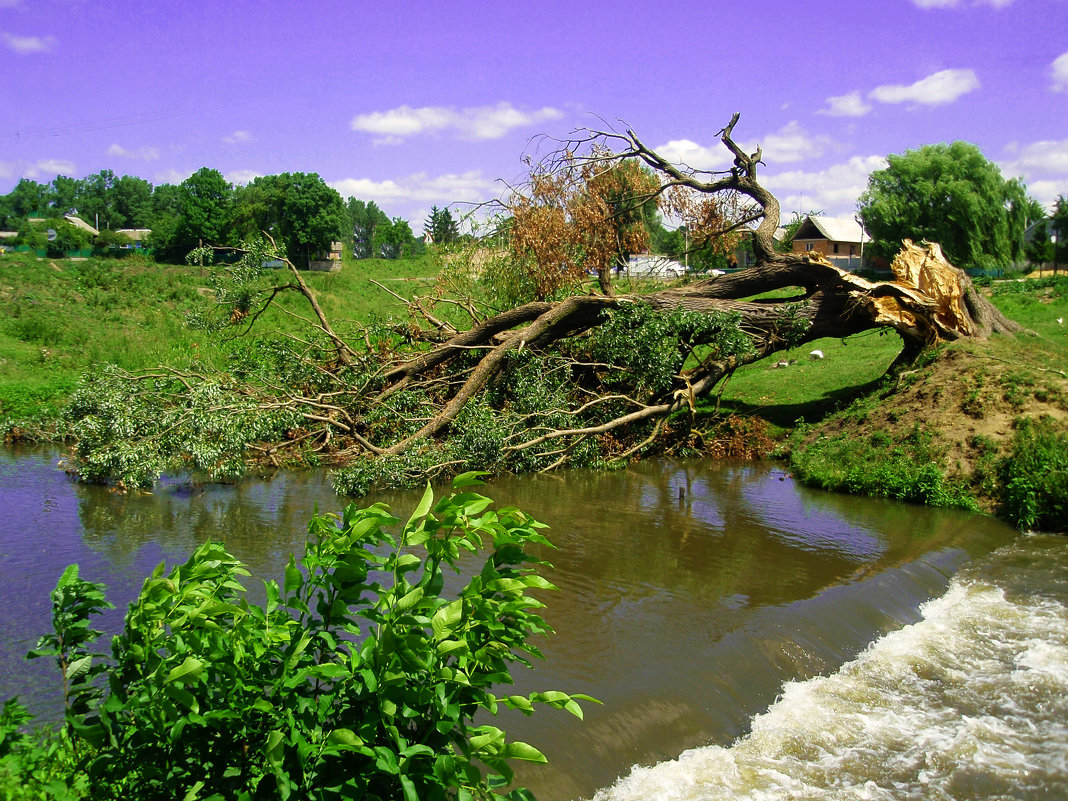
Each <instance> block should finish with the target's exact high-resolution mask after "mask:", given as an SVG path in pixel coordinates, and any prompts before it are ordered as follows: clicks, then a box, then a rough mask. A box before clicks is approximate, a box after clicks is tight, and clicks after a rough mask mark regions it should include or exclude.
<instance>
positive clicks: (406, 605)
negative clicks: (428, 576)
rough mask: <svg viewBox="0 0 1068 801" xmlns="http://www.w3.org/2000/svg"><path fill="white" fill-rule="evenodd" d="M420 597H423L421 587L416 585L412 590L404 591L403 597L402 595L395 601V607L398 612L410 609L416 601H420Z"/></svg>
mask: <svg viewBox="0 0 1068 801" xmlns="http://www.w3.org/2000/svg"><path fill="white" fill-rule="evenodd" d="M422 599H423V588H422V587H416V588H415V589H414V590H411V591H410V592H408V593H405V595H404V597H402V598H401V599H400V600H399V601H397V605H396V607H395V609H396V610H397V611H398V612H407V611H408V610H409V609H411V608H412V607H413V606H415V605H416V604H417V603H419V601H421V600H422Z"/></svg>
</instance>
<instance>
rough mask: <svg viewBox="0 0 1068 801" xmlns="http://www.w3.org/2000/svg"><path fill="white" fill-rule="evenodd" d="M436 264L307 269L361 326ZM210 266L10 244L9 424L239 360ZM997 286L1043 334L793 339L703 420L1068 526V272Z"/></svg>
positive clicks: (802, 458) (738, 379)
mask: <svg viewBox="0 0 1068 801" xmlns="http://www.w3.org/2000/svg"><path fill="white" fill-rule="evenodd" d="M434 273H435V265H434V263H433V261H432V260H431V259H430V258H426V259H422V260H409V261H381V260H368V261H355V260H352V259H351V258H348V257H347V258H346V261H345V262H344V263H343V269H342V270H341V271H340V272H337V273H308V274H306V276H305V277H306V280H307V281H308V283H309V284H310V285H311V286H312V288H313V289H314V290H315V292H316V295H317V297H318V299H319V302H320V304H321V306H322V307H323V309H324V311H325V312H326V314H327V315H328V317H329V318H330V319H331V320H332V321H334V323H335V325H336V326H337V327H338V329H339V330H342V331H345V330H350V331H351V330H353V329H354V327H355V326H356V325H359V324H366V323H368V322H372V321H375V320H382V319H388V318H390V317H398V316H400V315H401V313H402V312H403V311H404V310H403V307H402V306H401V304H400V303H399V302H398V301H397V300H396V299H395V298H393V297H391V296H390V294H389V292H387V291H384V290H383V289H382V288H380V287H379V286H376V285H375V283H374V282H376V281H377V282H379V283H382V284H384V285H386V286H388V287H389V288H390V290H392V291H395V292H397V294H399V295H402V296H411V295H412V294H414V293H423V292H425V291H426V290H427V289H428V279H429V278H430V277H431V276H432V275H433V274H434ZM210 278H211V273H210V268H208V269H206V270H201V269H199V268H195V267H175V266H167V265H159V264H155V263H153V262H150V261H145V260H141V261H138V260H135V259H131V260H123V261H109V260H93V259H90V260H85V261H74V260H49V259H41V260H38V259H36V258H32V257H26V256H4V257H0V304H2V306H3V308H4V311H5V314H4V315H3V317H2V320H0V427H2V430H3V431H5V433H6V434H7V435H8V436H9V437H11V436H12V435H13V436H15V437H23V438H27V439H34V438H46V437H57V436H62V435H63V433H64V431H63V428H62V425H61V424H60V423H59V420H60V412H61V410H62V409H63V407H64V405H65V404H66V402H67V401H68V399H69V398H70V395H71V393H72V391H73V390H74V388H75V386H76V385H77V382H78V379H79V376H80V375H81V373H82V371H83V370H84V369H85V368H87V367H91V366H93V365H96V364H100V363H114V364H117V365H119V366H120V367H123V368H126V369H129V370H135V369H139V368H147V367H153V366H155V365H159V364H167V365H174V366H187V365H199V366H200V367H201V368H202V369H203V370H205V371H210V370H221V369H225V367H226V365H227V353H228V351H229V346H228V345H227V343H225V342H222V341H220V340H218V339H217V338H216V337H214V336H210V335H207V334H205V333H204V332H202V331H197V330H194V329H191V328H190V327H189V326H188V325H187V324H186V322H187V318H188V317H189V315H190V314H191V313H192V312H194V311H195V310H197V309H203V308H204V307H205V305H206V304H207V305H210V303H211V298H212V292H211V289H210ZM279 278H280V280H285V279H286V277H285V275H284V274H282V273H280V274H279ZM984 291H985V292H987V293H989V294H990V296H991V297H992V299H993V300H994V302H995V303H996V304H997V305H998V306H999V307H1000V308H1001V309H1002V311H1004V312H1005V313H1006V314H1007V315H1008V316H1009V317H1011V318H1012V319H1014V320H1017V321H1018V322H1020V323H1021V324H1023V325H1024V326H1026V327H1027V328H1028V329H1030V330H1031V331H1032V332H1034V333H1033V335H1023V336H1019V337H1015V338H1006V337H996V338H994V339H993V340H991V341H989V342H980V341H964V342H958V343H953V344H950V345H948V346H943V347H941V348H939V349H937V350H936V351H932V352H931V353H930V354H929V355H928V356H927V357H926V358H925V360H924V361H923V363H921V364H918V365H916V366H915V367H914V368H913V369H912V370H909V371H907V372H905V373H903V374H902V375H900V376H897V377H894V378H886V377H885V374H886V370H887V368H888V366H889V365H890V364H891V362H892V361H893V360H894V358H895V357H896V355H897V353H898V351H899V349H900V341H899V340H898V338H897V336H896V335H894V334H890V333H880V332H867V333H864V334H860V335H857V336H853V337H849V338H847V339H844V340H820V341H817V342H811V343H807V344H805V345H803V346H801V347H798V348H796V349H794V350H792V351H787V352H783V353H780V354H778V355H777V358H776V361H777V362H783V363H785V366H775V365H773V364H769V363H767V362H765V363H757V364H753V365H748V366H746V367H744V368H742V369H739V370H738V371H737V373H736V374H735V375H734V376H733V377H732V378H731V379H730V380H729V381H728V382H727V383H726V385H725V386H724V387H723V390H722V394H721V395H720V396H719V397H718V398H712V399H708V400H707V401H706V402H705V403H703V404H702V405H701V406H700V407H699V409H698V412H699V418H700V419H702V420H703V421H708V420H711V419H714V418H722V417H724V416H726V415H735V417H734V418H733V419H735V420H737V419H739V418H742V419H753V418H759V419H762V420H765V421H767V422H768V423H769V424H770V427H769V428H768V429H767V430H770V432H771V433H772V434H773V435H774V436H776V437H778V438H779V439H780V440H781V442H782V446H781V447H780V453H781V455H783V456H784V457H786V458H789V459H790V463H791V465H792V468H793V470H794V472H795V474H796V475H797V476H798V477H799V478H800V479H801V480H803V481H806V482H807V483H810V484H813V485H816V486H821V487H825V488H827V489H833V490H839V491H846V492H854V493H860V494H867V495H884V496H888V497H894V498H899V499H902V500H908V501H916V502H923V503H930V504H937V505H949V506H959V507H963V508H978V509H983V510H988V511H995V510H999V511H1001V513H1002V514H1004V515H1005V516H1007V517H1008V518H1010V519H1011V520H1013V522H1015V523H1017V524H1019V525H1021V526H1045V527H1051V526H1053V527H1056V526H1057V525H1058V523H1057V521H1058V520H1059V519H1064V518H1065V517H1068V514H1061V515H1060V517H1059V518H1058V517H1057V514H1059V512H1058V511H1057V510H1063V498H1064V496H1065V495H1066V494H1068V489H1066V488H1065V479H1064V475H1065V473H1064V470H1065V468H1066V467H1068V465H1066V464H1064V462H1065V461H1068V445H1065V442H1066V441H1068V434H1066V431H1068V428H1066V425H1068V424H1066V419H1068V382H1066V378H1065V369H1066V367H1068V328H1066V327H1065V326H1064V324H1063V323H1059V322H1058V318H1060V319H1062V320H1063V319H1064V318H1068V279H1065V278H1059V279H1039V280H1028V281H1025V282H1014V281H1008V282H999V283H996V284H994V285H993V286H991V287H988V288H986V289H985V290H984ZM303 312H304V309H303V306H302V304H301V302H300V299H299V298H297V297H296V296H293V297H283V298H282V299H281V301H280V303H279V304H278V309H277V310H274V311H271V312H270V313H269V317H267V318H266V319H264V320H262V321H261V329H259V330H262V329H263V328H270V329H274V330H276V331H280V332H283V333H292V334H296V333H298V332H299V331H300V328H301V325H302V324H301V322H300V321H299V320H298V319H296V318H295V317H294V316H292V315H294V314H297V313H303ZM812 351H819V352H820V353H821V354H822V358H817V357H814V356H813V355H812ZM732 431H733V432H734V433H730V432H728V436H727V439H730V440H731V443H733V444H732V445H731V447H726V448H725V449H721V450H722V451H723V452H724V453H732V454H738V453H743V452H744V453H749V452H750V451H752V450H758V449H757V448H749V447H745V448H741V449H740V450H739V448H738V447H734V445H738V446H741V445H744V444H745V443H746V442H748V443H750V444H752V443H753V442H756V440H757V439H759V437H758V436H757V434H756V433H754V429H752V428H751V427H750V426H748V425H746V426H743V427H742V428H740V429H739V428H738V426H737V425H735V426H734V429H732ZM739 432H740V433H739ZM712 452H719V451H717V450H715V449H713V451H712ZM1058 498H1060V501H1058V500H1057V499H1058ZM1058 502H1059V503H1061V504H1062V505H1061V506H1058V505H1057V503H1058ZM1051 520H1052V521H1053V522H1052V523H1051V522H1050V521H1051Z"/></svg>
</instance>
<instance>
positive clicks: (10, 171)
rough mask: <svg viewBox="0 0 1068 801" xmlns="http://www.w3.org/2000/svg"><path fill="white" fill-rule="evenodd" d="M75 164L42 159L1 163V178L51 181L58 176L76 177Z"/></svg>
mask: <svg viewBox="0 0 1068 801" xmlns="http://www.w3.org/2000/svg"><path fill="white" fill-rule="evenodd" d="M75 169H76V168H75V164H74V162H73V161H68V160H66V159H40V160H38V161H35V162H32V163H31V162H26V161H0V178H4V179H12V178H30V179H32V180H34V181H37V180H43V181H50V180H51V179H52V177H53V176H56V175H74V171H75Z"/></svg>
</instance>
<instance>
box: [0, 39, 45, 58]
mask: <svg viewBox="0 0 1068 801" xmlns="http://www.w3.org/2000/svg"><path fill="white" fill-rule="evenodd" d="M3 39H4V44H6V45H7V47H8V49H9V50H13V51H15V52H16V53H18V54H19V55H20V56H21V55H28V54H30V53H47V52H48V51H49V50H51V49H52V48H53V47H54V46H55V44H56V37H54V36H19V35H17V34H14V33H4V34H3Z"/></svg>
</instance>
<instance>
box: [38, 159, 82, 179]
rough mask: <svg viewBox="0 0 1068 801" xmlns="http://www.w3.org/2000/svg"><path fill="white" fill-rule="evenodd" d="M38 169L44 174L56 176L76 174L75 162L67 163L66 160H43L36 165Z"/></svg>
mask: <svg viewBox="0 0 1068 801" xmlns="http://www.w3.org/2000/svg"><path fill="white" fill-rule="evenodd" d="M35 167H36V169H38V170H40V171H41V172H42V173H45V174H50V173H55V174H56V175H73V174H74V162H73V161H67V160H66V159H42V160H41V161H38V162H37V164H36V165H35Z"/></svg>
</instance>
